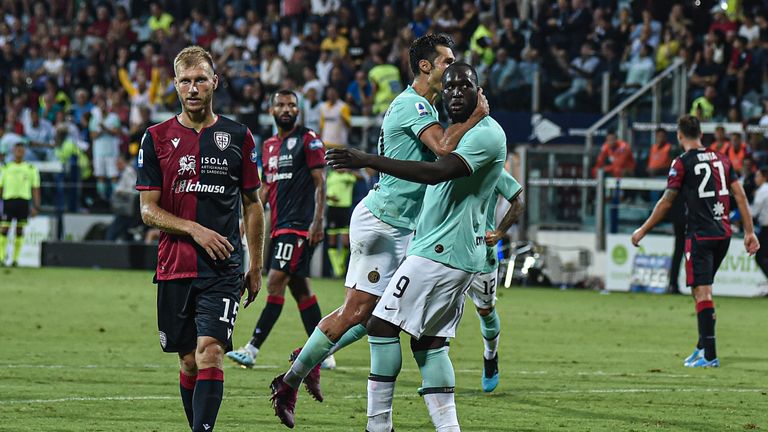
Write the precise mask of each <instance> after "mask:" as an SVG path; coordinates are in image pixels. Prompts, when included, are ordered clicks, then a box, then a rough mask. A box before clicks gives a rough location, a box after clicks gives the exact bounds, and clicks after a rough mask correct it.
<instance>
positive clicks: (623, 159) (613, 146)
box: [592, 130, 635, 177]
mask: <svg viewBox="0 0 768 432" xmlns="http://www.w3.org/2000/svg"><path fill="white" fill-rule="evenodd" d="M600 168H602V169H604V170H605V174H606V175H608V176H611V177H627V176H631V175H633V174H634V172H635V157H634V156H633V155H632V149H631V148H630V147H629V144H628V143H627V142H626V141H622V140H620V139H617V137H616V132H615V131H612V130H611V131H608V134H607V135H606V136H605V144H603V147H602V148H601V149H600V154H599V155H598V156H597V162H596V163H595V166H594V167H593V168H592V177H597V170H598V169H600Z"/></svg>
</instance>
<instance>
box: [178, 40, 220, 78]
mask: <svg viewBox="0 0 768 432" xmlns="http://www.w3.org/2000/svg"><path fill="white" fill-rule="evenodd" d="M200 63H207V64H208V66H210V67H211V72H214V69H213V57H211V53H209V52H208V51H206V50H205V49H204V48H203V47H200V46H197V45H192V46H188V47H186V48H184V49H183V50H181V51H179V53H178V54H176V58H175V59H173V73H174V74H176V73H178V69H179V67H181V68H185V69H186V68H191V67H195V66H197V65H199V64H200Z"/></svg>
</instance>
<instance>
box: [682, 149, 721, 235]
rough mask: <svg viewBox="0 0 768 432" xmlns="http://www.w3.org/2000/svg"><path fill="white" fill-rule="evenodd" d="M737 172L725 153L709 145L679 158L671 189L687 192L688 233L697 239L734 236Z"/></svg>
mask: <svg viewBox="0 0 768 432" xmlns="http://www.w3.org/2000/svg"><path fill="white" fill-rule="evenodd" d="M734 181H736V172H735V171H734V170H733V167H732V166H731V161H730V160H728V158H727V157H725V156H724V155H723V154H722V153H718V152H713V151H709V150H707V149H705V148H703V147H702V148H699V149H695V150H689V151H687V152H685V153H683V154H682V155H680V156H678V157H677V158H675V160H674V161H673V162H672V167H671V168H670V170H669V178H668V179H667V188H668V189H675V190H678V191H679V192H680V194H682V195H683V200H684V202H685V206H686V220H687V230H686V232H687V235H688V237H696V238H697V239H700V240H702V239H711V240H715V239H724V238H729V237H730V236H731V222H730V218H729V214H730V212H731V192H730V186H731V183H733V182H734Z"/></svg>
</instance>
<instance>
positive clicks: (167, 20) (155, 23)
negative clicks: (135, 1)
mask: <svg viewBox="0 0 768 432" xmlns="http://www.w3.org/2000/svg"><path fill="white" fill-rule="evenodd" d="M149 12H150V17H149V19H148V20H147V26H149V29H150V30H152V31H157V30H161V31H163V32H167V31H168V29H170V27H171V24H172V23H173V16H172V15H171V14H169V13H168V12H165V11H164V10H163V8H162V6H160V3H159V2H152V3H151V4H150V5H149Z"/></svg>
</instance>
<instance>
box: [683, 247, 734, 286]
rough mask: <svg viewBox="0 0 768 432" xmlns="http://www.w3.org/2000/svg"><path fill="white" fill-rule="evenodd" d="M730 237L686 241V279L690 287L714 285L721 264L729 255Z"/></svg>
mask: <svg viewBox="0 0 768 432" xmlns="http://www.w3.org/2000/svg"><path fill="white" fill-rule="evenodd" d="M730 244H731V239H730V238H728V237H717V238H704V237H688V238H686V239H685V279H686V285H688V286H689V287H697V286H701V285H712V282H713V281H714V280H715V274H717V269H718V268H719V267H720V263H722V262H723V259H725V255H726V254H727V253H728V246H729V245H730Z"/></svg>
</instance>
